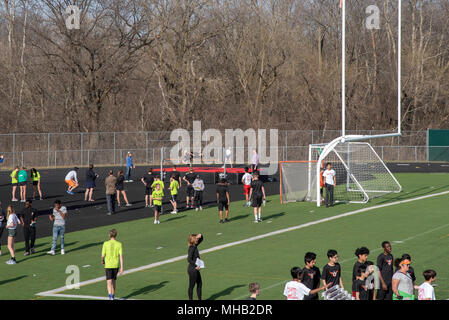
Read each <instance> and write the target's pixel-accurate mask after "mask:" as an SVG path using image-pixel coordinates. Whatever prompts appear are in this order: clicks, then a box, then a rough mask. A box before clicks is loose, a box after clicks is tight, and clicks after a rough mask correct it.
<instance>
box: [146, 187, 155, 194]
mask: <svg viewBox="0 0 449 320" xmlns="http://www.w3.org/2000/svg"><path fill="white" fill-rule="evenodd" d="M152 193H153V189H151V187H145V195H146V196H151V194H152Z"/></svg>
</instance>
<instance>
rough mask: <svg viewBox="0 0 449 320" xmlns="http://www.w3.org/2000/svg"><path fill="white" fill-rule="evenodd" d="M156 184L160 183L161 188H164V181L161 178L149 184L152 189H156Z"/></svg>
mask: <svg viewBox="0 0 449 320" xmlns="http://www.w3.org/2000/svg"><path fill="white" fill-rule="evenodd" d="M157 184H160V185H161V190H164V182H163V181H162V180H157V181H154V182H153V184H152V185H151V188H152V189H153V190H156V185H157Z"/></svg>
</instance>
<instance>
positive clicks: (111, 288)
mask: <svg viewBox="0 0 449 320" xmlns="http://www.w3.org/2000/svg"><path fill="white" fill-rule="evenodd" d="M116 238H117V230H115V229H112V230H111V231H109V241H105V242H104V243H103V248H102V250H101V264H102V265H104V270H105V273H106V286H107V289H108V294H109V300H114V295H115V288H116V284H117V275H118V274H119V262H120V275H122V274H123V249H122V244H121V243H120V242H118V241H117V240H116Z"/></svg>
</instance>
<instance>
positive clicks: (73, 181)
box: [65, 167, 79, 195]
mask: <svg viewBox="0 0 449 320" xmlns="http://www.w3.org/2000/svg"><path fill="white" fill-rule="evenodd" d="M65 183H67V185H68V186H69V188H68V189H67V193H68V194H71V195H74V194H75V193H73V190H75V189H76V188H77V187H78V186H79V183H78V167H75V168H73V170H71V171H69V173H67V175H66V176H65Z"/></svg>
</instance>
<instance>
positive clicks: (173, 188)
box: [170, 180, 179, 195]
mask: <svg viewBox="0 0 449 320" xmlns="http://www.w3.org/2000/svg"><path fill="white" fill-rule="evenodd" d="M178 189H179V182H178V181H176V180H173V181H172V182H170V193H171V194H172V195H176V194H178Z"/></svg>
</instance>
